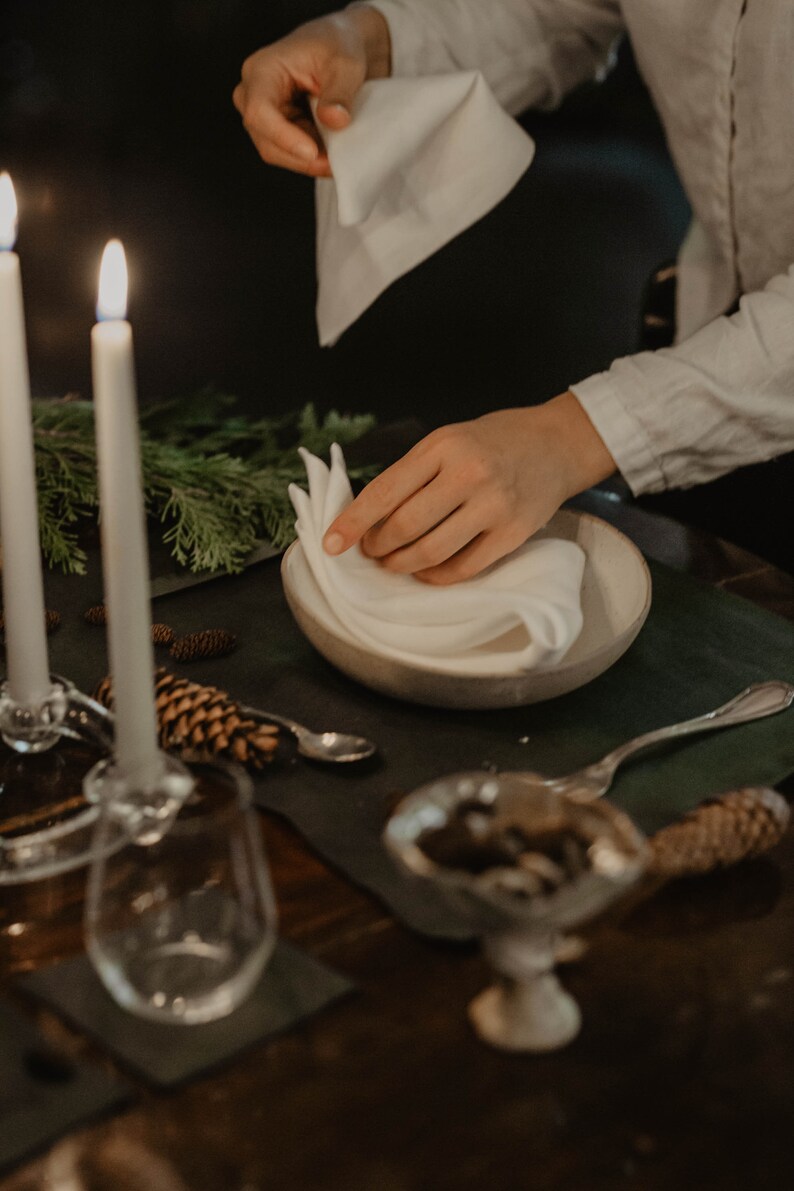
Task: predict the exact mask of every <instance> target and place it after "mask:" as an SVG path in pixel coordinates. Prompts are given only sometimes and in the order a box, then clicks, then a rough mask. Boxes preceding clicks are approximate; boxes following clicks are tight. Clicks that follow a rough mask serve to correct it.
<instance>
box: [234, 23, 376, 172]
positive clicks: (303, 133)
mask: <svg viewBox="0 0 794 1191" xmlns="http://www.w3.org/2000/svg"><path fill="white" fill-rule="evenodd" d="M366 74H367V54H366V49H365V46H364V44H363V42H362V39H361V37H360V36H359V35H358V34H357V32H356V22H355V20H352V21H351V20H350V19H345V20H341V19H340V18H339V17H336V18H334V17H333V16H332V17H329V18H327V19H320V20H318V21H312V22H309V23H308V24H306V25H303V26H299V28H298V29H296V30H295V31H294V32H293V33H291V34H289V35H288V36H287V37H285V38H282V39H281V40H280V41H278V42H275V43H273V45H271V46H265V47H264V48H263V49H261V50H258V51H257V52H256V53H255V54H252V55H251V56H250V57H249V58H247V59H246V61H245V62H244V63H243V68H242V80H241V82H240V83H239V85H238V86H237V87H236V88H235V90H234V93H233V95H232V100H233V102H234V105H235V107H236V108H237V110H238V111H239V112H240V114H241V116H242V117H243V123H244V125H245V128H246V130H247V132H248V133H249V135H250V137H251V139H252V140H253V142H254V144H255V146H256V148H257V150H258V152H259V155H260V157H262V159H263V160H264V161H266V162H268V163H269V164H271V165H279V166H284V167H286V168H288V169H291V170H294V171H296V172H298V173H302V174H308V175H309V176H310V177H328V176H330V168H329V166H328V159H327V156H326V154H325V151H324V147H323V146H322V144H320V138H319V136H318V134H317V132H316V130H315V129H314V125H313V123H312V122H311V121H309V120H308V119H307V118H306V117H307V115H308V106H307V100H308V97H309V96H312V95H313V96H316V97H317V100H318V108H317V118H318V121H319V122H320V124H322V125H325V126H326V127H327V128H330V129H341V128H345V127H346V126H347V125H348V124H349V123H350V119H351V114H350V113H351V110H352V106H353V101H354V98H355V96H356V93H357V92H358V91H359V89H360V87H361V85H362V83H363V82H364V80H365V78H366Z"/></svg>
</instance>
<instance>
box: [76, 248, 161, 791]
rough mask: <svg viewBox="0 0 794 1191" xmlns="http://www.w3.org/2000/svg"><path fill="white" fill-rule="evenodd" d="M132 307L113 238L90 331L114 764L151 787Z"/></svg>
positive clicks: (150, 688)
mask: <svg viewBox="0 0 794 1191" xmlns="http://www.w3.org/2000/svg"><path fill="white" fill-rule="evenodd" d="M126 304H127V268H126V261H125V258H124V249H123V248H122V246H121V244H120V242H119V241H118V240H111V241H110V243H109V244H108V245H107V247H106V248H105V253H104V256H103V258H102V267H101V270H100V283H99V301H98V303H97V317H98V318H99V320H100V321H99V322H98V323H97V324H96V325H95V326H94V328H93V329H92V331H91V361H92V370H93V378H94V416H95V418H96V435H97V455H98V464H99V502H100V528H101V535H102V570H103V575H104V580H105V603H106V605H107V610H108V652H109V655H110V672H111V677H112V680H113V691H114V703H115V716H116V750H115V752H116V757H115V759H116V763H117V765H118V767H119V769H120V770H121V771H122V773H123V774H124V775H125V777H126V778H127V779H128V780H129V781H130V782H131V783H132V784H135V785H138V786H140V787H146V786H147V785H148V784H150V783H151V782H153V781H154V780H156V778H157V776H158V774H159V772H160V767H161V761H160V754H159V750H158V744H157V724H156V716H155V710H154V650H153V647H152V638H151V608H150V599H149V559H148V550H147V540H146V521H145V514H144V505H143V484H142V475H141V458H140V444H139V436H138V407H137V399H136V392H135V366H134V361H133V351H132V328H131V327H130V324H129V323H128V322H127V321H126Z"/></svg>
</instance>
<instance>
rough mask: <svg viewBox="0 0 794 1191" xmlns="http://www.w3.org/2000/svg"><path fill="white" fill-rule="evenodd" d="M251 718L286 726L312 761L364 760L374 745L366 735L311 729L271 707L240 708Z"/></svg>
mask: <svg viewBox="0 0 794 1191" xmlns="http://www.w3.org/2000/svg"><path fill="white" fill-rule="evenodd" d="M240 710H241V711H242V712H243V713H244V714H245V715H247V716H248V717H249V718H250V719H252V720H256V721H257V722H258V723H263V724H279V725H280V726H281V727H282V728H286V729H287V731H288V732H291V733H292V735H293V736H294V737H295V739H296V740H297V742H298V752H299V753H300V754H301V756H302V757H309V758H310V759H311V760H312V761H331V762H333V763H335V764H339V763H340V762H342V763H344V762H348V761H363V760H365V758H366V757H371V756H372V754H373V753H374V752H375V751H376V749H377V745H375V744H373V743H372V741H371V740H367V739H366V737H365V736H350V735H348V734H347V733H345V732H312V731H311V729H310V728H307V727H305V726H304V725H303V724H298V723H296V721H295V720H290V719H287V717H286V716H283V715H276V714H275V712H272V711H260V709H259V708H258V707H242V708H241V709H240Z"/></svg>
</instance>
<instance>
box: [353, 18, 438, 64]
mask: <svg viewBox="0 0 794 1191" xmlns="http://www.w3.org/2000/svg"><path fill="white" fill-rule="evenodd" d="M364 2H365V3H366V6H367V7H368V8H376V9H377V10H378V12H379V13H380V14H381V16H382V17H385V19H386V24H387V25H388V26H389V36H390V37H391V76H392V78H416V77H418V76H420V75H423V74H433V73H434V70H433V68H432V64H427V63H425V59H426V58H427V56H428V45H427V33H426V30H425V27H424V23H423V22H422V21H421V20H419V19H418V17H417V14H416V12H414V11H411V9H410V8H408V9H407V10H406V9H405V8H404V7H403V5H402V4H399V3H397V0H364ZM348 7H350V8H360V7H361V4H351V5H349V6H348Z"/></svg>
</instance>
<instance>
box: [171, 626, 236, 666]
mask: <svg viewBox="0 0 794 1191" xmlns="http://www.w3.org/2000/svg"><path fill="white" fill-rule="evenodd" d="M236 645H237V638H236V637H235V636H234V634H233V633H228V632H227V631H226V629H203V630H202V631H201V632H200V633H188V634H187V636H185V637H179V638H178V640H176V641H175V642H174V644H173V645H172V646H171V649H170V650H169V653H170V654H171V657H172V658H173V659H174V661H177V662H195V661H198V660H199V658H222V657H225V656H226V654H227V653H231V652H232V650H233V649H234V648H235V646H236Z"/></svg>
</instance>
